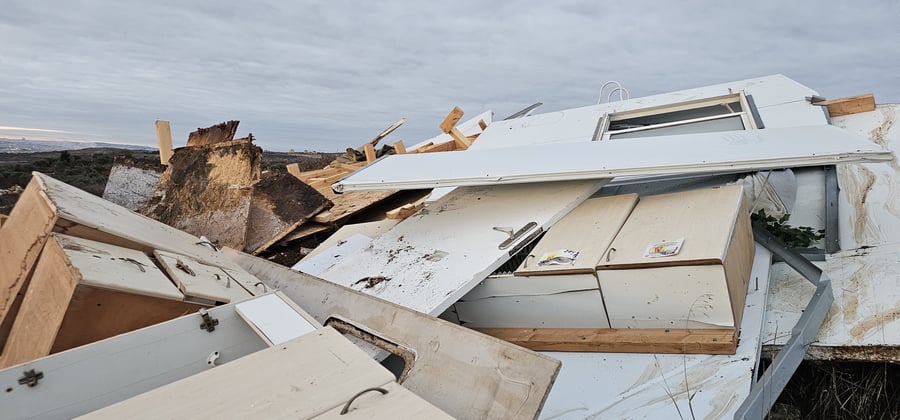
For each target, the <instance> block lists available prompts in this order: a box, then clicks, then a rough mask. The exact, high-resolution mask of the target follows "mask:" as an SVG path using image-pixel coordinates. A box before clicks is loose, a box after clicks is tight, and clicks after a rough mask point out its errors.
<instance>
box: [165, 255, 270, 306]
mask: <svg viewBox="0 0 900 420" xmlns="http://www.w3.org/2000/svg"><path fill="white" fill-rule="evenodd" d="M153 255H155V256H156V259H157V260H158V261H159V263H160V265H162V267H163V269H164V270H166V273H168V274H169V276H170V277H171V278H172V280H173V281H175V284H177V285H178V289H179V290H181V292H182V293H184V294H185V295H186V296H188V297H198V298H202V299H209V300H211V301H214V302H223V303H228V302H238V301H241V300H244V299H247V298H249V297H250V296H253V295H252V294H251V293H250V292H248V291H247V290H246V289H245V288H244V287H243V286H242V285H241V284H240V282H238V281H237V280H235V279H232V278H231V277H230V276H228V275H226V273H225V272H224V271H222V269H221V268H219V267H214V266H210V265H206V264H203V263H201V262H199V261H197V260H195V259H193V258H191V257H188V256H185V255H178V254H174V253H170V252H165V251H154V252H153Z"/></svg>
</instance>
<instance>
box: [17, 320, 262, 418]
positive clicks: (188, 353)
mask: <svg viewBox="0 0 900 420" xmlns="http://www.w3.org/2000/svg"><path fill="white" fill-rule="evenodd" d="M208 313H209V315H210V316H211V317H212V318H214V319H217V320H219V323H218V325H216V329H215V331H213V332H212V333H210V332H207V331H206V330H203V329H200V328H199V327H198V326H199V325H200V324H201V318H200V315H198V314H193V315H187V316H184V317H181V318H178V319H174V320H172V321H168V322H164V323H161V324H157V325H153V326H150V327H147V328H143V329H140V330H137V331H134V332H130V333H127V334H122V335H119V336H116V337H113V338H110V339H106V340H102V341H98V342H96V343H92V344H89V345H86V346H82V347H77V348H74V349H71V350H67V351H64V352H61V353H57V354H53V355H50V356H48V357H44V358H42V359H38V360H34V361H32V362H29V363H25V364H23V365H19V366H13V367H10V368H8V369H5V370H0V388H2V389H3V390H6V389H9V390H10V391H7V392H0V407H2V413H3V414H2V417H3V418H5V419H25V418H29V419H61V418H72V417H75V416H78V415H81V414H84V413H87V412H90V411H93V410H96V409H98V408H101V407H104V406H107V405H109V404H113V403H116V402H119V401H122V400H124V399H127V398H130V397H133V396H135V395H138V394H140V393H143V392H146V391H149V390H152V389H154V388H157V387H159V386H162V385H165V384H168V383H171V382H174V381H177V380H179V379H183V378H186V377H188V376H191V375H194V374H196V373H199V372H203V371H205V370H207V369H209V368H210V365H209V364H208V362H207V358H208V357H209V356H210V355H212V354H214V353H216V352H218V359H217V360H216V363H217V364H222V363H227V362H231V361H233V360H235V359H238V358H240V357H243V356H246V355H248V354H250V353H253V352H255V351H258V350H262V349H264V348H266V342H265V341H263V340H262V339H261V338H260V337H259V336H258V335H257V334H256V333H255V332H254V331H253V329H252V328H251V327H250V326H249V325H247V323H246V322H244V320H243V319H241V317H240V316H238V314H237V312H235V310H234V305H223V306H218V307H215V308H210V309H209V310H208ZM30 369H35V370H36V371H38V372H42V373H43V374H44V378H43V379H42V380H41V381H40V382H39V383H38V385H37V386H35V387H28V386H26V385H20V384H19V383H18V378H19V377H21V376H22V372H24V371H26V370H30Z"/></svg>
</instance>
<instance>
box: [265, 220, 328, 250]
mask: <svg viewBox="0 0 900 420" xmlns="http://www.w3.org/2000/svg"><path fill="white" fill-rule="evenodd" d="M331 229H334V228H333V227H332V226H330V225H326V224H323V223H317V222H306V223H304V224H303V225H301V226H300V227H298V228H297V229H294V231H293V232H291V233H290V234H288V235H287V236H285V237H284V238H282V239H281V241H280V242H278V244H279V245H284V244H286V243H288V242H292V241H296V240H300V239H306V238H308V237H310V236H312V235H315V234H317V233H321V232H326V231H328V230H331Z"/></svg>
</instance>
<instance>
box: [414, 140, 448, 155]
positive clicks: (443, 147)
mask: <svg viewBox="0 0 900 420" xmlns="http://www.w3.org/2000/svg"><path fill="white" fill-rule="evenodd" d="M457 148H459V145H458V144H457V143H456V142H455V141H448V142H444V143H438V144H432V145H429V146H425V147H420V148H418V149H416V150H414V151H413V153H432V152H452V151H454V150H456V149H457Z"/></svg>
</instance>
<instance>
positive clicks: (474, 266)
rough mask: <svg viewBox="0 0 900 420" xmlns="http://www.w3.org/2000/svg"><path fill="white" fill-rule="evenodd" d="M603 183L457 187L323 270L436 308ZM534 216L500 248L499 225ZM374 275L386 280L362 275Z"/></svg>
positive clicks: (431, 310) (414, 305)
mask: <svg viewBox="0 0 900 420" xmlns="http://www.w3.org/2000/svg"><path fill="white" fill-rule="evenodd" d="M601 186H602V182H596V181H574V182H563V183H544V184H534V185H504V186H494V187H475V188H461V189H457V190H455V191H453V192H451V193H450V194H447V195H446V196H444V197H443V198H441V199H440V200H438V201H437V202H435V203H433V204H432V205H430V206H429V207H427V208H425V209H423V210H421V211H419V212H418V213H416V215H414V216H412V217H410V218H408V219H405V220H403V221H402V222H400V223H399V224H397V226H394V228H392V229H391V230H389V231H387V232H386V233H384V234H383V235H381V236H380V237H378V238H376V239H375V240H373V241H372V244H371V246H369V247H366V248H365V249H363V250H362V252H358V253H356V254H353V255H350V256H347V257H345V258H343V259H342V260H341V261H340V262H338V263H337V264H335V265H334V266H333V267H331V268H330V269H328V270H326V271H325V272H323V273H322V274H321V277H322V278H324V279H326V280H329V281H331V282H334V283H335V284H339V285H342V286H345V287H350V288H353V289H355V290H359V291H362V292H364V293H367V294H371V295H373V296H377V297H379V298H382V299H386V300H389V301H391V302H394V303H397V304H400V305H403V306H405V307H408V308H411V309H414V310H417V311H420V312H423V313H428V314H432V315H438V314H440V313H441V312H443V311H444V310H445V309H447V307H449V306H450V305H451V304H452V303H453V302H455V301H456V300H458V299H459V298H461V297H462V296H463V295H465V294H466V293H467V292H468V291H469V290H471V288H472V287H474V286H475V284H477V282H479V281H481V280H483V279H484V278H486V277H487V276H488V275H489V274H490V273H491V272H493V270H494V269H496V268H497V267H499V266H500V265H502V264H503V263H504V262H505V261H506V260H507V259H509V257H510V249H512V248H514V246H515V245H516V244H520V243H525V242H526V238H527V237H529V236H530V235H532V234H534V235H536V234H537V233H539V229H545V228H548V227H549V226H552V225H553V224H554V223H555V222H556V221H558V220H559V219H560V218H561V217H562V216H563V215H565V214H566V213H567V212H569V211H570V210H571V209H573V208H574V207H576V206H577V205H579V204H581V202H582V201H584V200H585V199H587V197H589V196H590V195H591V194H593V193H594V192H595V191H596V190H597V189H599V188H600V187H601ZM531 222H535V225H534V227H533V228H531V229H529V230H527V231H526V232H525V234H524V235H522V237H520V238H518V239H517V240H515V241H513V243H512V244H511V246H510V248H508V249H500V247H499V246H500V245H501V244H502V243H503V242H504V241H505V240H507V239H508V238H509V236H508V235H507V234H506V233H503V232H500V231H497V230H494V229H493V228H494V227H498V228H508V229H510V230H513V231H518V230H520V229H522V228H523V227H524V226H526V225H528V224H529V223H531ZM533 238H534V236H532V239H533ZM373 277H375V278H384V280H383V281H380V282H378V283H376V284H370V282H368V281H366V280H363V279H368V278H373Z"/></svg>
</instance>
